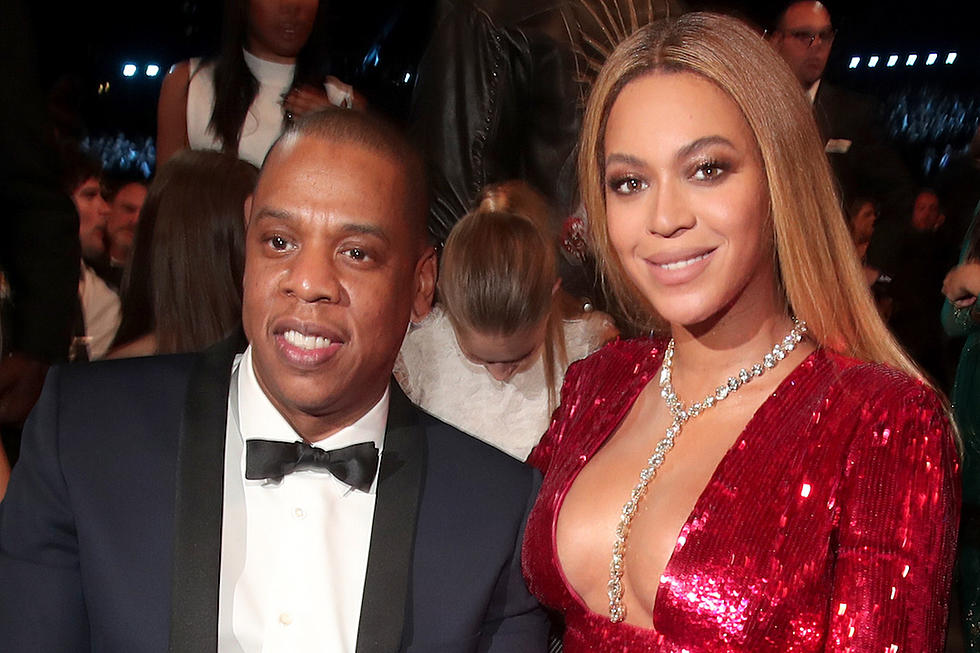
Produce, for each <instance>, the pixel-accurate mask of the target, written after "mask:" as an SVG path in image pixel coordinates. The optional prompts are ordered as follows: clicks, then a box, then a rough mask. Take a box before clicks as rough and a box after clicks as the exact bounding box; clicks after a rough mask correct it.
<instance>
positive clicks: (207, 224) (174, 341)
mask: <svg viewBox="0 0 980 653" xmlns="http://www.w3.org/2000/svg"><path fill="white" fill-rule="evenodd" d="M257 177H258V170H256V168H255V166H253V165H252V164H250V163H247V162H245V161H242V160H240V159H236V158H235V157H233V156H229V155H227V154H221V153H219V152H194V151H185V152H180V153H179V154H178V155H177V156H175V157H174V158H173V159H171V160H170V161H168V162H167V163H166V164H164V165H163V166H162V167H161V168H160V170H159V171H158V172H157V175H156V177H155V178H154V180H153V183H152V184H151V185H150V189H149V191H148V192H147V196H146V201H145V202H144V203H143V208H142V210H141V211H140V219H139V226H138V227H137V231H136V239H135V242H134V244H133V251H132V255H131V258H130V261H129V264H128V265H127V268H126V272H125V274H124V276H123V287H122V314H123V315H122V323H121V324H120V326H119V331H118V332H117V333H116V341H115V343H114V345H113V349H112V351H110V353H109V358H122V357H129V356H146V355H150V354H168V353H177V352H185V351H200V350H201V349H204V348H206V347H207V346H208V345H211V344H213V343H215V342H217V341H218V340H221V339H222V338H224V337H225V336H227V335H228V334H230V333H231V332H233V331H234V330H235V329H236V328H237V327H238V325H239V324H240V323H241V312H242V274H243V272H244V266H245V215H244V205H245V198H246V197H248V196H249V195H250V194H251V193H252V190H253V188H254V187H255V181H256V179H257Z"/></svg>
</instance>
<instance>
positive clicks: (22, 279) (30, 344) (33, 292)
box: [0, 0, 80, 495]
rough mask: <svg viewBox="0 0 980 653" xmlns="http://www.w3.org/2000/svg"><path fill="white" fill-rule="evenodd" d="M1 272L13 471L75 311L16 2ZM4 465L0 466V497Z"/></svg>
mask: <svg viewBox="0 0 980 653" xmlns="http://www.w3.org/2000/svg"><path fill="white" fill-rule="evenodd" d="M0 25H3V38H0V80H3V85H4V86H3V87H4V93H5V94H6V97H5V100H4V101H3V102H0V206H3V213H2V215H0V268H2V269H3V274H4V276H5V278H6V280H7V282H8V283H9V286H10V300H9V304H8V308H9V310H7V311H5V313H4V315H3V318H2V321H3V331H4V336H5V337H4V338H3V357H2V360H0V426H2V428H3V434H4V444H5V445H6V446H7V447H8V448H9V451H8V452H9V454H10V458H11V462H14V461H15V460H16V456H17V448H18V442H19V426H20V424H22V423H23V421H24V419H25V418H26V417H27V414H28V412H29V411H30V409H31V407H32V406H33V405H34V402H35V401H37V397H38V394H39V393H40V390H41V385H42V383H43V381H44V375H45V373H46V371H47V368H48V365H49V364H51V363H53V362H57V361H61V360H64V359H65V358H66V357H67V355H68V346H69V342H70V340H71V335H72V328H73V325H74V320H75V317H76V315H77V311H78V275H79V270H78V260H79V256H80V253H79V242H78V217H77V215H76V213H75V209H74V206H73V205H72V202H71V200H70V199H69V197H68V195H67V194H66V193H65V192H64V191H63V190H62V189H61V183H60V177H59V164H58V158H57V153H56V151H55V148H54V146H53V143H52V142H51V128H50V125H49V123H48V121H47V116H46V111H45V105H44V100H43V96H42V92H41V85H40V81H39V76H38V70H37V67H38V66H37V64H38V61H37V50H36V43H35V40H34V36H33V31H32V24H31V20H30V18H29V15H28V14H27V11H26V8H25V7H24V5H23V3H22V2H21V1H20V0H10V1H5V2H3V3H0ZM3 467H4V465H3V460H2V459H0V495H2V486H3V478H4V476H5V474H4V472H3Z"/></svg>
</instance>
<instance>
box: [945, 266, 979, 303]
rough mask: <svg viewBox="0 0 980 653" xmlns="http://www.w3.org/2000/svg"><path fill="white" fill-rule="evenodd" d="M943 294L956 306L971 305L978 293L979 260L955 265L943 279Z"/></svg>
mask: <svg viewBox="0 0 980 653" xmlns="http://www.w3.org/2000/svg"><path fill="white" fill-rule="evenodd" d="M943 294H944V295H946V298H947V299H949V301H950V302H951V303H952V304H953V306H955V307H956V308H965V307H967V306H971V305H973V304H974V303H975V302H976V301H977V295H978V294H980V262H977V261H970V262H967V263H963V264H961V265H958V266H956V267H955V268H953V269H952V270H950V271H949V274H947V275H946V278H945V279H944V280H943Z"/></svg>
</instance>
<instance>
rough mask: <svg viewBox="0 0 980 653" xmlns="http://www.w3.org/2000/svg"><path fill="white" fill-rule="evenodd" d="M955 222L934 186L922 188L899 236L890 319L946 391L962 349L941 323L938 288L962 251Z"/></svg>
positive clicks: (911, 351)
mask: <svg viewBox="0 0 980 653" xmlns="http://www.w3.org/2000/svg"><path fill="white" fill-rule="evenodd" d="M950 227H951V225H949V224H947V223H946V216H945V213H944V211H943V207H942V206H941V205H940V202H939V197H938V196H937V195H936V193H935V191H934V190H932V189H931V188H922V189H919V192H918V194H917V195H916V197H915V203H914V204H913V208H912V215H911V216H910V217H907V218H906V220H905V225H904V229H903V231H902V237H901V239H900V240H899V241H898V253H897V257H896V258H897V260H898V261H899V264H898V265H896V266H895V269H894V272H893V274H892V277H893V280H892V283H891V294H892V295H893V297H894V309H893V311H892V314H891V317H890V318H889V320H888V325H889V326H890V327H891V329H892V333H894V334H895V337H897V338H898V341H899V342H900V343H901V344H902V346H903V347H905V349H906V351H907V352H908V353H909V355H910V356H911V357H912V358H913V359H914V360H915V362H916V363H918V364H919V366H920V367H922V369H923V370H925V371H926V372H927V373H928V374H929V375H930V376H931V377H932V379H933V381H934V382H935V383H936V385H937V386H938V387H939V388H940V389H941V390H943V391H944V392H949V390H950V388H951V386H952V380H953V374H952V372H953V371H954V370H955V360H956V355H957V354H958V352H954V351H951V349H953V348H955V345H954V346H953V347H951V346H950V339H949V337H948V336H947V335H946V333H945V332H944V331H943V328H942V322H941V317H940V316H941V313H942V308H943V302H944V300H945V298H944V297H943V295H942V293H941V292H936V289H937V288H940V289H941V288H942V286H943V279H944V278H945V277H946V273H947V272H949V270H950V269H951V268H952V267H953V266H954V265H956V261H957V258H958V255H959V238H958V237H957V235H956V234H955V233H953V231H952V229H951V228H950Z"/></svg>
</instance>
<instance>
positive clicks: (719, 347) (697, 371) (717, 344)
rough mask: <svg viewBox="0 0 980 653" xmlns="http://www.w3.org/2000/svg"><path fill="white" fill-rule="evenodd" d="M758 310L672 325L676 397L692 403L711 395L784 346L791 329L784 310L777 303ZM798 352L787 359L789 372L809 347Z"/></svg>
mask: <svg viewBox="0 0 980 653" xmlns="http://www.w3.org/2000/svg"><path fill="white" fill-rule="evenodd" d="M760 308H762V307H754V308H752V309H743V310H736V309H733V310H731V311H728V312H726V313H725V314H723V315H721V316H720V317H718V318H715V319H713V320H710V321H709V322H710V323H708V324H698V325H690V326H684V325H676V324H675V325H671V335H672V336H673V338H674V362H673V371H672V376H673V379H674V386H675V388H677V391H678V394H679V395H681V396H682V397H686V398H688V399H691V400H693V399H699V398H700V397H702V396H705V395H707V394H709V393H712V392H714V390H715V388H717V387H718V386H719V385H720V384H721V383H722V382H723V381H725V380H726V379H727V378H728V377H729V376H732V375H733V374H735V373H736V372H738V371H739V370H740V369H742V368H746V369H748V368H751V367H752V366H753V365H756V364H759V363H762V359H763V356H765V354H766V353H768V352H771V351H772V348H773V346H774V345H776V344H779V343H781V342H782V341H783V339H784V338H785V337H786V336H787V335H788V334H789V332H790V331H791V330H792V329H793V327H794V323H793V318H792V317H790V315H789V312H788V310H787V309H786V308H785V307H784V306H782V305H781V304H780V303H773V304H771V305H769V306H768V307H766V308H765V310H759V309H760ZM798 350H799V353H798V354H797V352H796V351H794V352H793V354H792V355H790V356H789V357H788V359H789V360H788V361H787V364H786V365H785V367H786V368H787V369H791V368H792V367H794V366H795V364H796V362H798V361H799V360H802V357H805V356H806V355H807V354H808V353H809V352H810V351H812V350H813V345H812V344H810V343H809V341H806V340H805V341H804V343H802V344H801V345H800V347H799V348H798ZM780 367H783V365H782V364H781V365H780ZM777 376H778V377H782V376H784V375H782V374H779V375H777Z"/></svg>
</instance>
